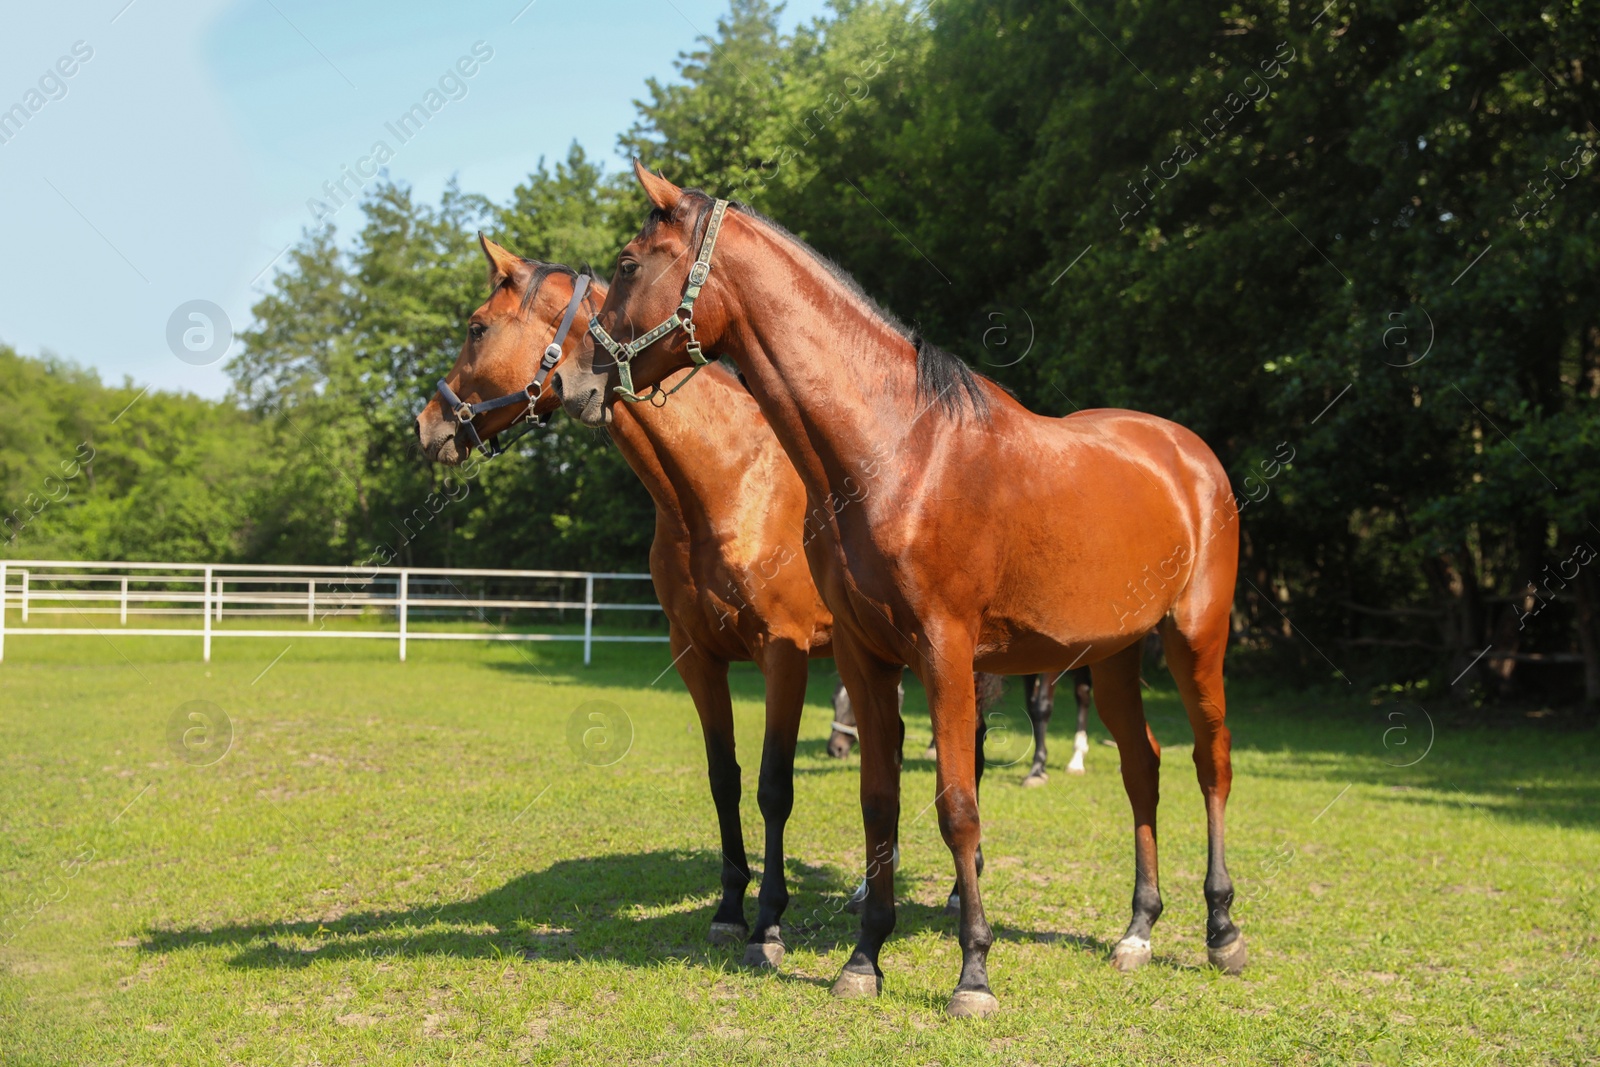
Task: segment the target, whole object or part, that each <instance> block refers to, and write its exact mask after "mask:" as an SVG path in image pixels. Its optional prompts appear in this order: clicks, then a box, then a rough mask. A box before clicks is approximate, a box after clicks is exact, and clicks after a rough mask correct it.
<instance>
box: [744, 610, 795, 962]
mask: <svg viewBox="0 0 1600 1067" xmlns="http://www.w3.org/2000/svg"><path fill="white" fill-rule="evenodd" d="M809 667H810V663H809V660H808V656H807V652H806V649H804V648H801V647H800V646H798V645H796V644H795V643H794V642H792V641H785V640H781V639H780V640H774V641H772V642H771V643H770V644H768V645H767V646H766V648H765V649H764V650H763V652H762V659H761V670H762V673H763V674H764V675H766V679H767V733H766V741H765V742H764V743H763V745H762V749H761V781H760V785H759V786H758V787H757V790H756V799H757V801H758V803H759V804H760V805H761V818H762V819H763V821H764V822H765V824H766V834H767V842H766V844H767V847H766V861H765V864H764V866H763V868H762V871H761V893H760V896H759V898H758V899H759V901H760V905H761V910H760V912H759V913H758V915H757V917H756V925H755V929H754V930H752V931H751V932H750V943H749V945H747V946H746V947H745V950H744V964H745V966H747V967H776V966H778V964H780V963H782V962H783V937H782V933H781V931H780V929H779V922H780V920H782V918H783V913H784V910H785V909H787V908H788V906H789V884H788V880H787V879H786V878H785V876H784V869H783V831H784V827H785V826H786V825H787V824H788V822H789V814H790V812H792V811H793V810H794V748H795V741H796V738H797V737H798V736H799V733H800V713H801V711H802V710H804V708H805V703H806V676H807V673H808V670H809Z"/></svg>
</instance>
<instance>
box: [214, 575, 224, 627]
mask: <svg viewBox="0 0 1600 1067" xmlns="http://www.w3.org/2000/svg"><path fill="white" fill-rule="evenodd" d="M223 580H224V579H223V577H222V575H220V574H219V575H217V595H216V605H217V621H218V622H221V621H222V583H223Z"/></svg>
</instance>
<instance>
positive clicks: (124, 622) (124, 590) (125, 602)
mask: <svg viewBox="0 0 1600 1067" xmlns="http://www.w3.org/2000/svg"><path fill="white" fill-rule="evenodd" d="M120 621H121V623H122V625H123V626H126V625H128V579H127V576H126V575H124V576H123V579H122V618H121V620H120Z"/></svg>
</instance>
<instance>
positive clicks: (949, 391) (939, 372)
mask: <svg viewBox="0 0 1600 1067" xmlns="http://www.w3.org/2000/svg"><path fill="white" fill-rule="evenodd" d="M683 192H684V194H685V195H684V200H685V201H687V200H689V199H693V200H694V201H695V202H696V203H697V204H699V205H702V206H703V205H709V204H710V202H711V196H710V194H708V193H704V192H702V191H701V190H699V189H685V190H684V191H683ZM681 203H682V202H680V205H681ZM729 206H730V207H731V208H733V209H734V210H735V211H738V212H739V213H740V214H741V215H746V216H748V217H750V218H752V219H755V220H756V221H757V222H760V223H762V224H764V225H766V226H770V227H771V228H772V229H773V230H774V231H775V232H777V233H778V234H779V235H780V236H782V237H784V238H786V239H787V240H789V241H792V242H793V243H794V244H795V245H797V246H798V247H799V248H801V249H802V250H804V251H805V253H806V254H807V255H809V256H810V257H811V258H812V259H813V260H815V261H816V263H817V265H818V266H820V267H821V268H822V269H823V270H824V271H826V272H827V273H828V276H829V277H831V278H832V279H833V280H834V281H836V282H838V283H839V284H840V285H842V286H844V288H845V289H846V290H847V291H848V292H849V293H850V294H851V295H852V296H854V297H855V298H856V299H857V300H860V301H861V302H862V303H863V304H865V305H866V306H867V308H868V310H870V311H871V312H872V313H873V314H874V315H876V316H877V317H878V318H879V319H881V320H882V321H883V322H884V324H885V325H887V326H888V327H889V328H890V329H892V330H894V332H895V333H898V334H899V335H900V336H901V337H903V338H905V339H906V340H907V341H909V342H910V343H911V346H912V347H913V348H915V349H916V352H917V400H918V401H919V403H920V404H921V405H922V409H923V410H926V408H927V407H930V406H933V405H937V406H938V408H939V410H940V411H941V412H942V413H944V414H945V415H948V416H950V417H952V418H954V417H957V416H959V415H960V414H961V412H962V410H963V409H964V408H965V409H968V410H970V411H971V412H972V414H973V415H975V416H977V417H978V418H980V419H985V420H987V419H988V417H989V398H988V397H987V396H986V395H985V394H984V392H983V387H982V386H981V385H979V384H978V383H979V382H980V381H989V379H988V378H986V377H985V376H984V375H982V374H979V373H977V372H976V371H974V370H973V369H972V368H971V367H969V366H967V364H966V363H965V362H964V361H963V360H962V359H961V358H960V357H958V356H955V355H952V354H951V353H949V352H946V351H945V350H944V349H942V348H940V347H938V346H937V345H934V344H931V343H929V342H928V341H927V340H925V339H924V338H923V337H922V335H921V334H919V333H918V332H917V331H916V330H914V329H912V328H911V327H909V326H907V325H906V324H905V323H903V322H901V321H900V319H899V318H897V317H896V316H895V315H894V313H893V312H891V311H889V310H888V309H887V308H885V307H884V306H883V305H882V304H880V303H878V302H877V301H876V300H874V299H873V298H872V296H871V295H870V294H869V293H868V292H867V291H866V290H865V289H863V288H861V283H860V282H858V281H856V280H855V278H854V277H852V276H851V275H850V273H849V272H848V271H846V270H845V269H844V268H843V267H841V266H839V264H837V263H835V262H834V261H833V260H831V259H829V258H828V257H827V256H825V255H823V254H822V253H821V252H818V251H817V250H816V249H815V248H813V247H811V245H810V244H808V243H807V242H805V241H803V240H801V239H800V238H799V237H796V236H795V235H794V234H793V233H791V232H789V230H787V229H785V228H784V226H783V224H782V223H778V222H774V221H773V220H772V219H769V218H768V217H767V216H765V215H763V214H761V213H760V212H759V211H757V210H755V209H754V208H752V207H751V206H750V205H748V204H745V203H741V202H740V201H738V200H732V201H729ZM680 210H681V206H680ZM701 217H702V219H704V217H705V212H704V211H702V212H701ZM671 221H673V218H672V214H671V213H668V212H665V211H662V210H661V209H660V208H654V209H652V210H651V212H650V217H649V219H648V220H647V221H646V224H645V225H646V228H647V229H648V228H650V227H652V226H654V225H655V224H656V223H658V222H671ZM694 238H695V247H698V240H699V224H697V226H696V232H695V234H694ZM919 414H920V411H919Z"/></svg>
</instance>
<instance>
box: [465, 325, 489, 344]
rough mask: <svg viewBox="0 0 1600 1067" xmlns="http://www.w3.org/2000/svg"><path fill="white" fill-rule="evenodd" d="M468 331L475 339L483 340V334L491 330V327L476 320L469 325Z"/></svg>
mask: <svg viewBox="0 0 1600 1067" xmlns="http://www.w3.org/2000/svg"><path fill="white" fill-rule="evenodd" d="M467 332H468V333H470V334H471V335H472V339H473V340H474V341H481V340H483V335H484V334H486V333H488V332H489V327H487V326H485V325H484V324H483V323H481V322H475V323H473V324H472V325H471V326H469V327H467Z"/></svg>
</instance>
